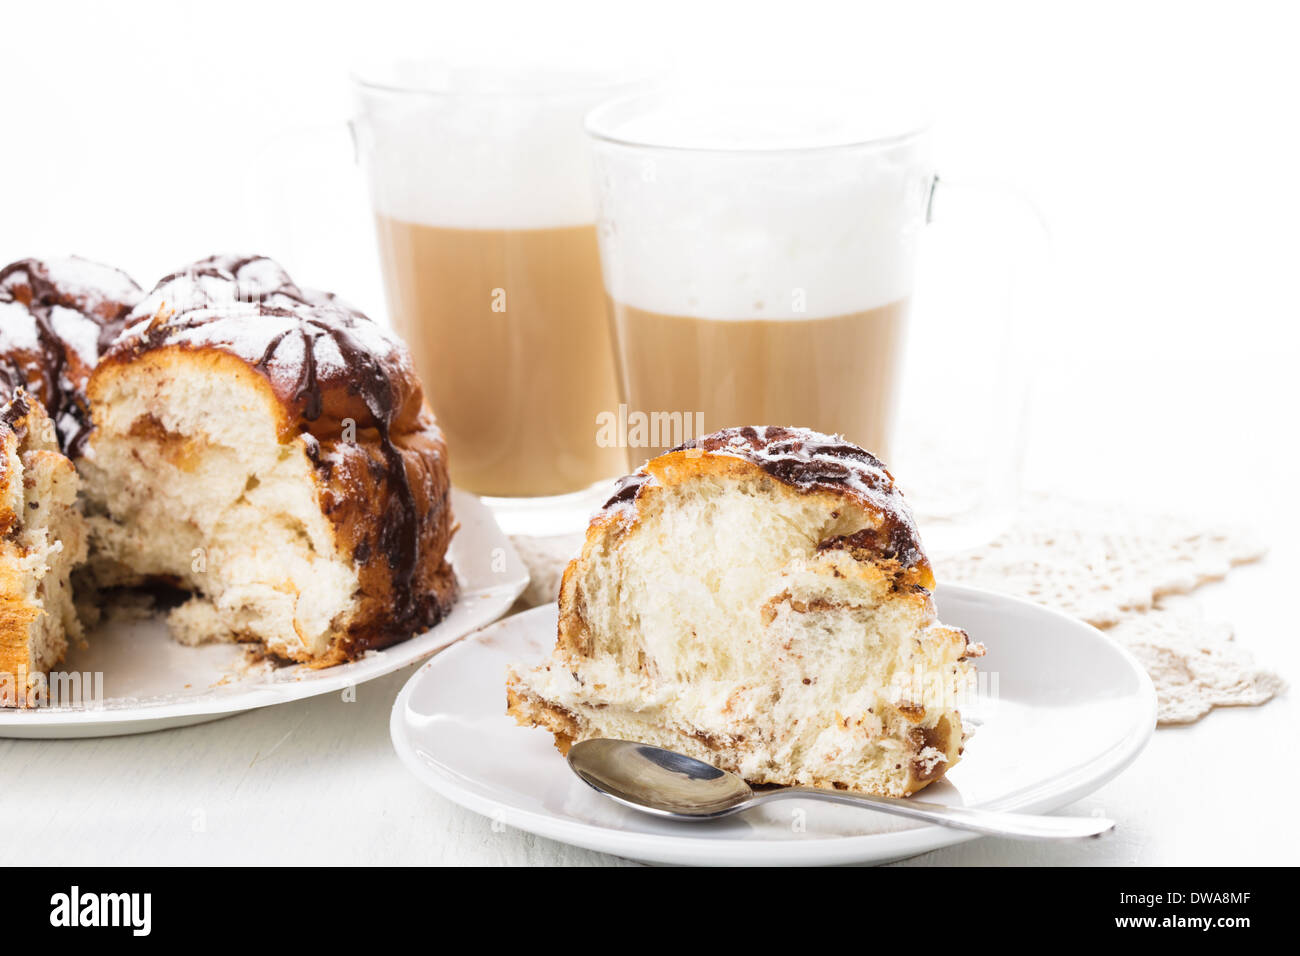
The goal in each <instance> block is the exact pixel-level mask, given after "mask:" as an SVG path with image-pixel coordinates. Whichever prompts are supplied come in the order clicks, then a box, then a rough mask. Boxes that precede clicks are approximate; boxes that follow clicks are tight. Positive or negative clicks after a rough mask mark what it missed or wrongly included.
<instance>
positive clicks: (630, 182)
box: [589, 101, 933, 320]
mask: <svg viewBox="0 0 1300 956" xmlns="http://www.w3.org/2000/svg"><path fill="white" fill-rule="evenodd" d="M633 103H635V101H633ZM620 108H621V107H620V106H614V107H610V108H606V109H603V110H598V111H597V112H596V113H595V114H593V117H592V119H591V121H590V122H589V129H591V130H592V132H593V134H594V135H595V139H594V150H595V159H596V166H597V182H598V194H599V205H600V241H601V256H602V260H603V263H604V277H605V286H606V290H607V291H608V292H609V294H610V296H611V297H612V298H613V299H614V300H615V301H617V302H620V303H622V304H624V305H630V306H633V307H635V308H638V309H644V310H646V311H650V312H658V313H663V314H667V315H680V316H692V317H697V318H710V319H774V320H789V319H800V318H826V317H830V316H838V315H847V314H851V313H856V312H864V311H867V310H870V309H875V308H879V307H882V306H886V305H889V304H890V303H893V302H898V301H900V300H902V299H904V298H906V297H907V296H908V295H909V294H910V292H911V289H912V281H913V272H914V265H915V258H916V249H917V243H918V239H919V233H920V230H921V227H922V225H923V223H924V216H925V204H926V202H927V200H928V196H929V190H930V185H931V183H932V180H933V175H932V172H931V170H930V166H929V163H928V160H927V153H926V149H925V138H924V136H922V135H920V134H911V133H904V134H903V135H898V136H895V137H893V138H889V139H884V140H880V141H874V142H867V141H865V140H864V139H862V136H863V133H864V131H865V130H867V129H872V130H874V131H876V132H880V131H881V130H883V129H884V127H882V126H880V125H874V126H871V127H868V126H866V125H865V124H862V123H859V122H856V121H854V122H852V123H848V122H845V123H839V124H838V125H837V124H836V122H835V121H834V117H833V116H830V115H828V114H827V113H826V112H821V113H813V114H800V113H799V112H798V111H796V110H788V111H785V112H782V111H781V107H780V106H779V105H775V106H773V107H771V109H769V110H767V111H766V112H761V111H760V112H755V111H754V110H753V109H752V108H749V107H746V108H743V109H728V110H723V111H721V112H720V113H719V114H718V116H717V117H716V119H715V120H710V118H709V116H708V115H707V112H706V111H704V110H703V109H701V108H699V107H698V106H697V107H689V106H687V107H683V106H679V105H676V104H672V103H664V104H655V105H651V106H647V112H645V113H637V112H636V111H635V108H634V107H633V106H632V104H629V112H628V114H627V116H626V117H625V118H620V117H619V116H618V115H617V114H618V111H619V109H620ZM881 135H888V134H887V133H881ZM647 144H652V145H647ZM833 144H841V145H833Z"/></svg>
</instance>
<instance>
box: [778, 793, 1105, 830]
mask: <svg viewBox="0 0 1300 956" xmlns="http://www.w3.org/2000/svg"><path fill="white" fill-rule="evenodd" d="M755 796H756V797H757V798H758V800H759V801H763V800H771V799H781V798H785V797H813V798H814V799H817V800H829V801H830V802H832V803H847V804H850V805H852V806H856V807H863V808H865V809H869V810H879V811H881V812H882V813H892V814H894V815H895V816H900V817H911V818H912V819H914V820H924V821H926V822H927V823H937V824H939V825H940V826H945V827H954V828H956V829H958V830H973V831H974V832H976V833H984V834H988V835H990V836H1003V837H1011V838H1013V839H1017V840H1078V839H1082V838H1083V837H1091V836H1097V835H1098V834H1101V833H1105V832H1106V831H1107V830H1109V829H1110V828H1111V827H1113V826H1114V825H1115V821H1114V820H1108V819H1106V818H1105V817H1051V816H1040V815H1038V814H1032V813H1003V812H1001V811H997V810H980V809H977V808H975V807H950V806H946V805H944V804H940V803H922V802H921V801H919V800H912V799H910V798H904V797H881V796H876V795H875V794H869V793H847V792H844V791H840V790H822V789H819V788H817V787H784V788H782V789H780V790H770V791H768V792H766V793H759V794H756V795H755Z"/></svg>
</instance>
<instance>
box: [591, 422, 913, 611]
mask: <svg viewBox="0 0 1300 956" xmlns="http://www.w3.org/2000/svg"><path fill="white" fill-rule="evenodd" d="M755 470H757V471H760V472H762V473H763V474H765V475H767V476H768V477H770V478H772V479H775V480H776V481H779V482H780V483H781V484H783V485H785V486H786V487H788V488H792V489H794V490H795V491H797V492H799V493H801V494H813V495H821V496H831V497H833V498H838V499H840V500H843V501H845V502H846V503H847V504H850V505H856V506H857V507H858V508H859V509H861V510H862V511H863V512H864V513H865V515H866V516H867V517H868V520H867V521H865V522H864V523H863V527H862V528H859V529H857V530H856V535H857V537H856V539H855V541H854V542H853V544H854V545H855V546H857V547H860V548H863V549H867V550H869V551H870V552H871V553H872V555H873V556H874V558H875V559H876V560H890V561H893V562H896V563H897V565H898V566H899V568H900V569H901V570H902V571H905V572H908V575H907V576H908V581H907V583H908V584H914V585H919V586H920V587H924V588H928V589H933V587H934V573H933V571H932V570H931V568H930V562H929V559H928V558H926V556H925V550H924V548H923V547H922V545H921V538H920V535H919V534H918V532H917V530H916V523H915V522H914V521H913V519H912V513H911V511H910V510H909V509H908V507H907V505H906V503H905V502H904V500H903V494H902V492H900V491H899V490H898V488H897V486H896V485H895V484H894V477H893V475H891V474H890V473H889V470H888V469H887V468H886V467H885V465H884V464H883V463H882V462H881V461H880V460H879V459H878V458H876V457H875V456H874V455H872V454H871V453H870V452H868V451H865V450H864V449H861V448H859V447H858V446H856V445H853V444H851V443H849V442H847V441H845V440H844V439H843V438H840V437H838V436H834V435H823V434H821V433H820V432H814V431H812V430H810V429H807V428H790V427H786V426H776V425H769V426H764V427H754V426H743V427H739V428H725V429H723V430H722V431H718V432H714V433H713V434H711V435H705V436H704V437H702V438H699V439H696V440H694V441H689V442H687V443H685V444H684V445H680V446H679V447H677V448H674V449H672V450H671V451H669V452H666V453H665V454H662V455H660V456H659V457H657V458H654V459H652V460H651V461H648V462H646V464H645V465H643V466H642V467H641V468H639V469H638V470H637V471H635V472H633V473H632V474H630V475H628V476H627V477H626V478H624V479H623V480H622V481H620V482H619V485H618V488H617V489H616V490H615V492H614V495H613V497H611V498H610V500H609V501H608V502H606V504H605V507H604V509H603V510H602V511H601V512H600V514H598V515H597V516H596V518H595V519H594V521H593V523H600V522H606V521H611V520H627V519H628V517H629V515H630V514H633V515H634V514H635V508H636V506H637V503H638V502H639V500H640V499H641V498H642V496H643V495H646V494H653V493H654V492H653V489H654V488H656V487H670V486H672V485H675V484H679V483H681V482H683V481H689V480H691V479H693V478H696V477H699V476H701V475H708V474H712V475H720V476H733V477H735V476H741V475H744V474H752V473H754V471H755ZM826 546H828V547H832V546H835V545H834V543H830V542H828V543H827V545H826Z"/></svg>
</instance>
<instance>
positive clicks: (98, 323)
mask: <svg viewBox="0 0 1300 956" xmlns="http://www.w3.org/2000/svg"><path fill="white" fill-rule="evenodd" d="M143 294H144V293H143V291H142V290H141V289H140V287H139V286H138V285H136V284H135V282H134V281H132V279H131V277H130V276H128V275H127V274H126V273H124V272H122V271H120V270H118V269H114V268H113V267H111V266H106V265H101V264H99V263H96V262H91V261H89V260H86V259H79V258H76V257H69V258H66V259H53V260H49V261H43V260H39V259H21V260H19V261H17V262H12V263H10V264H9V265H7V266H5V267H4V268H3V269H0V312H3V315H2V316H0V318H2V319H3V322H4V324H5V325H6V326H23V327H25V328H23V329H19V328H14V327H8V328H4V327H0V400H3V399H4V398H5V397H7V396H8V395H12V394H13V393H14V392H15V390H16V389H18V388H19V387H25V388H27V389H29V390H30V391H31V392H32V393H33V394H34V395H35V396H36V397H37V398H38V399H39V400H40V401H41V402H42V403H43V404H44V405H45V407H46V410H47V412H48V413H49V415H50V417H51V418H52V419H53V420H54V422H55V426H56V429H57V431H58V435H59V444H60V446H61V447H62V448H63V450H64V452H65V453H66V454H68V455H71V456H73V457H76V456H78V455H80V454H81V451H82V448H83V446H84V444H85V440H86V436H87V435H88V434H89V433H90V429H91V420H90V409H89V406H88V405H87V404H86V396H85V393H84V388H85V385H86V378H87V377H88V375H89V373H90V370H91V368H93V367H94V364H95V361H96V360H97V359H98V356H99V354H100V353H101V352H102V351H103V350H104V349H105V348H106V347H107V345H108V343H110V342H111V341H112V340H113V339H115V338H116V337H117V336H118V335H119V334H120V333H121V331H122V328H123V326H124V325H125V322H126V316H127V314H128V313H129V312H130V311H131V308H132V307H133V306H134V305H135V304H136V303H137V302H138V301H139V300H140V297H141V296H142V295H143ZM56 317H57V318H56ZM20 332H24V333H25V334H24V335H23V336H22V338H21V339H20V338H19V333H20ZM69 336H73V337H74V338H75V339H76V341H74V340H73V339H72V338H69ZM92 339H93V341H92ZM79 349H80V351H78V350H79Z"/></svg>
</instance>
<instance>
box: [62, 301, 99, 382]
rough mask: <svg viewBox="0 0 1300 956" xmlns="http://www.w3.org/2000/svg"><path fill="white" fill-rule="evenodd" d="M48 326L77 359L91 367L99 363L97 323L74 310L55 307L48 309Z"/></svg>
mask: <svg viewBox="0 0 1300 956" xmlns="http://www.w3.org/2000/svg"><path fill="white" fill-rule="evenodd" d="M50 326H51V327H52V328H53V329H54V333H55V334H56V335H57V336H58V337H59V338H61V339H62V340H63V341H64V342H65V343H66V344H67V345H68V347H69V348H71V349H72V350H73V351H74V352H76V353H77V357H78V358H80V359H81V360H82V361H83V362H85V363H86V366H87V367H93V366H94V364H95V363H96V362H97V361H99V323H98V322H96V321H94V320H93V319H89V318H87V317H86V316H84V315H83V314H81V313H80V312H78V311H77V310H76V309H68V308H64V307H63V306H61V305H56V306H54V308H52V309H50Z"/></svg>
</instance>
